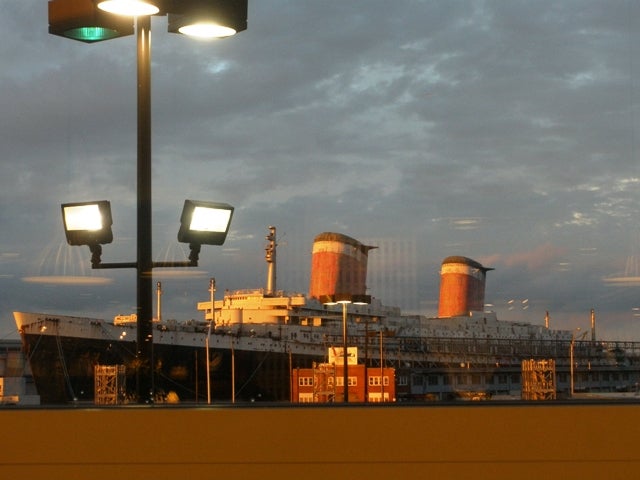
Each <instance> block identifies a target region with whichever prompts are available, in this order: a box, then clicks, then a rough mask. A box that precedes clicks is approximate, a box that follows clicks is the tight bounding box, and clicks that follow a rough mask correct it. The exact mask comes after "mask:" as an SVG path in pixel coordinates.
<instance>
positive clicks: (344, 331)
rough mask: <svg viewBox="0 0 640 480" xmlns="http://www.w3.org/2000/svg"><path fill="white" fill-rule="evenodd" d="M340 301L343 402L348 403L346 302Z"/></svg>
mask: <svg viewBox="0 0 640 480" xmlns="http://www.w3.org/2000/svg"><path fill="white" fill-rule="evenodd" d="M341 303H342V364H343V365H342V369H343V380H342V382H343V384H344V386H343V388H344V395H343V398H344V403H349V365H348V363H347V362H348V360H349V355H348V353H347V302H341Z"/></svg>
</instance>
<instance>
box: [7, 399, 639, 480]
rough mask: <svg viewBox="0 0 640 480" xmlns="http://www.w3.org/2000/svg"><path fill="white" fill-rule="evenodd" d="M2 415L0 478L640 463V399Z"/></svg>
mask: <svg viewBox="0 0 640 480" xmlns="http://www.w3.org/2000/svg"><path fill="white" fill-rule="evenodd" d="M0 425H1V428H2V430H1V432H2V433H1V438H0V478H2V479H23V478H24V479H27V478H28V479H35V478H47V479H64V480H72V479H91V480H99V479H129V478H131V479H134V478H135V479H156V480H157V479H179V478H188V479H195V478H225V479H231V478H233V479H241V480H246V479H253V478H260V479H270V478H284V479H289V478H305V479H315V478H318V479H320V478H321V479H323V480H328V479H340V478H350V479H365V478H366V479H372V478H389V479H399V478H434V479H446V478H487V479H500V478H505V479H506V478H508V479H533V478H535V479H541V478H542V479H544V480H550V479H555V478H558V479H563V480H567V479H570V478H583V479H589V478H606V479H614V478H635V476H636V475H638V472H640V404H610V405H593V404H585V405H544V404H540V405H533V406H520V405H518V406H516V405H508V406H506V405H503V406H495V405H478V404H473V405H468V406H467V405H464V406H459V405H455V406H419V407H414V406H411V407H404V406H392V407H389V406H380V407H371V406H368V407H322V408H320V407H299V408H292V407H287V408H282V407H256V408H243V407H211V408H206V407H205V408H184V407H157V406H155V407H124V408H101V409H98V408H95V409H93V408H88V409H84V408H83V409H80V408H78V409H19V408H6V409H2V410H0ZM416 475H420V476H419V477H418V476H416Z"/></svg>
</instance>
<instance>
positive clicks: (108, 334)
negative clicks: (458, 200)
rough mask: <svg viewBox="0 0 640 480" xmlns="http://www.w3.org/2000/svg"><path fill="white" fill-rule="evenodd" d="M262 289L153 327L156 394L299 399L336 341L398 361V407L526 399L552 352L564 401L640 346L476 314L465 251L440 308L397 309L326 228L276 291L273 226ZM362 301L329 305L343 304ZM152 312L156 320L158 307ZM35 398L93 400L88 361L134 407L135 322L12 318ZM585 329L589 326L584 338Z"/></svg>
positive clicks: (478, 274)
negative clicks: (302, 285)
mask: <svg viewBox="0 0 640 480" xmlns="http://www.w3.org/2000/svg"><path fill="white" fill-rule="evenodd" d="M267 239H268V240H269V244H268V245H267V248H266V252H267V253H266V261H267V264H268V267H269V268H268V274H267V281H266V287H262V288H256V289H248V290H238V291H228V292H225V293H224V296H223V297H222V298H221V299H216V298H215V296H214V294H215V283H212V284H211V285H210V292H211V297H210V298H209V299H207V300H204V301H201V302H198V303H197V305H196V309H197V311H199V312H200V313H199V315H201V320H188V321H183V322H181V321H176V320H171V319H169V320H161V321H154V326H153V358H152V365H153V368H152V388H153V392H154V397H155V398H156V399H157V401H164V400H166V399H167V398H171V399H179V400H180V401H195V402H202V401H205V400H207V399H208V400H211V399H213V401H215V402H230V401H238V402H254V401H293V400H295V399H292V398H291V395H292V393H291V392H292V388H291V387H292V386H291V383H290V382H291V378H292V377H293V375H292V371H293V369H296V368H311V367H313V366H314V365H316V364H320V363H326V362H327V361H328V359H329V353H330V350H331V349H334V351H335V348H341V347H342V346H343V344H344V338H345V337H344V332H343V327H344V326H345V325H346V339H347V342H346V343H347V345H348V346H349V350H351V349H353V350H354V351H356V352H357V362H358V363H362V364H365V365H367V366H369V367H378V368H379V367H380V366H382V365H384V366H388V367H393V368H395V372H396V377H395V382H396V398H395V399H393V400H395V401H398V402H423V401H449V400H458V399H499V398H520V397H521V392H522V374H521V372H522V364H523V361H525V360H540V361H546V360H553V362H554V365H555V370H554V372H553V375H554V390H555V391H557V393H558V398H562V397H563V396H569V395H571V394H572V393H574V392H583V391H584V392H621V391H625V392H626V391H633V390H634V389H635V388H636V385H637V384H638V382H640V344H639V343H636V342H617V341H601V340H598V339H596V336H595V315H594V314H593V312H592V330H591V332H590V333H591V336H590V338H583V337H579V338H575V337H574V335H573V332H572V331H569V330H556V329H550V328H549V326H548V322H546V323H545V324H544V325H542V324H541V325H534V324H530V323H522V322H512V321H507V320H499V319H498V318H497V317H496V314H495V313H494V312H491V311H485V309H484V293H485V282H486V277H487V272H489V271H490V270H492V269H491V268H487V267H485V266H483V265H482V264H480V263H479V262H476V261H475V260H473V259H470V258H468V257H464V256H452V257H447V258H445V259H444V260H443V262H442V265H441V270H440V280H441V283H440V297H439V308H438V316H437V317H434V318H430V317H425V316H421V315H403V314H402V312H401V310H400V309H399V308H397V307H392V306H386V305H384V304H383V303H382V301H381V300H380V299H378V298H371V297H369V296H368V295H366V277H367V260H368V252H369V251H370V249H371V248H374V247H370V246H367V245H364V244H362V243H361V242H359V241H358V240H356V239H354V238H351V237H349V236H347V235H344V234H340V233H333V232H324V233H321V234H319V235H318V236H316V238H315V239H314V242H313V249H312V262H311V279H310V285H309V291H308V293H307V294H303V293H287V292H283V291H279V290H277V288H276V285H275V258H276V255H275V253H276V241H275V228H274V227H270V235H269V236H267ZM347 295H348V298H351V299H355V298H365V299H366V301H367V303H362V304H360V303H357V302H352V303H348V304H347V303H342V304H336V301H335V300H336V299H340V298H347V297H346V296H347ZM158 316H160V315H158ZM14 318H15V322H16V325H17V328H18V331H19V332H20V335H21V339H22V343H23V349H24V352H25V355H26V358H27V359H28V361H29V365H30V368H31V372H32V375H33V380H34V382H35V385H36V387H37V391H38V394H39V395H40V399H41V403H42V404H65V403H69V402H81V401H93V400H94V394H95V371H96V370H95V368H96V366H105V365H118V366H121V367H122V371H123V372H125V373H124V374H123V381H122V385H121V387H120V388H121V391H120V393H119V395H120V396H121V398H120V401H122V402H127V401H135V399H133V398H132V395H133V394H132V392H134V391H135V388H134V385H135V371H136V361H137V359H136V345H135V342H136V318H135V315H131V316H118V317H116V318H114V319H113V320H106V319H99V318H84V317H74V316H68V315H58V314H55V313H51V312H49V313H34V312H14ZM587 333H589V332H587Z"/></svg>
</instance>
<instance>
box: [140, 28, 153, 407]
mask: <svg viewBox="0 0 640 480" xmlns="http://www.w3.org/2000/svg"><path fill="white" fill-rule="evenodd" d="M136 36H137V50H138V54H137V71H138V160H137V166H138V185H137V196H138V200H137V224H138V235H137V257H136V258H137V265H136V289H137V310H138V311H137V315H138V319H137V332H138V334H137V343H136V345H137V350H136V357H137V365H138V368H137V371H136V393H137V395H138V401H139V402H141V403H144V402H146V401H152V400H153V392H152V391H151V388H152V384H153V382H152V380H151V376H152V375H153V323H152V322H153V320H152V316H153V312H152V305H153V276H152V269H153V261H152V256H151V244H152V239H151V17H150V16H142V17H138V18H137V19H136Z"/></svg>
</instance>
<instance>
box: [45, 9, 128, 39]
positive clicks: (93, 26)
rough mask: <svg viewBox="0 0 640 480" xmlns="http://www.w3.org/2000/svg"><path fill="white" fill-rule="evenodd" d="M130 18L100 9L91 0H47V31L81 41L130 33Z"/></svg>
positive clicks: (110, 37) (122, 35)
mask: <svg viewBox="0 0 640 480" xmlns="http://www.w3.org/2000/svg"><path fill="white" fill-rule="evenodd" d="M133 22H134V20H133V18H131V17H122V16H120V15H114V14H112V13H107V12H104V11H102V10H100V9H99V8H98V7H97V6H96V4H95V2H94V0H50V1H49V33H51V34H53V35H60V36H61V37H65V38H70V39H71V40H78V41H80V42H85V43H95V42H100V41H102V40H110V39H112V38H117V37H124V36H127V35H133V28H134V27H133Z"/></svg>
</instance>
